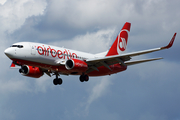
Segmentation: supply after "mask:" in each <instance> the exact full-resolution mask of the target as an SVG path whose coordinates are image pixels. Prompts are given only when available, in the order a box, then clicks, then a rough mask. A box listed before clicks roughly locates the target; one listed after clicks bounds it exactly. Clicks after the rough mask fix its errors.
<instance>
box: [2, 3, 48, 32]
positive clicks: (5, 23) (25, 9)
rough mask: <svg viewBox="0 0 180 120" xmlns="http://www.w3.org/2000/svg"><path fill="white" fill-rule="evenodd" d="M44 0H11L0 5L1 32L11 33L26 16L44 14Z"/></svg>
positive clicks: (22, 22) (20, 24)
mask: <svg viewBox="0 0 180 120" xmlns="http://www.w3.org/2000/svg"><path fill="white" fill-rule="evenodd" d="M46 6H47V3H46V1H45V0H38V1H35V0H12V1H7V2H6V4H3V5H2V6H0V11H1V13H0V24H1V28H0V30H1V32H8V33H12V32H14V30H17V29H19V28H20V27H21V26H22V25H23V24H24V22H25V20H26V19H27V18H28V17H31V16H39V15H43V14H44V10H45V8H46Z"/></svg>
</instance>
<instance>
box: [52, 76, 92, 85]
mask: <svg viewBox="0 0 180 120" xmlns="http://www.w3.org/2000/svg"><path fill="white" fill-rule="evenodd" d="M55 75H56V78H55V79H54V80H53V83H54V85H61V84H62V83H63V81H62V79H61V78H58V76H59V74H58V73H55ZM79 80H80V81H81V82H84V81H85V82H87V81H88V80H89V76H88V75H85V74H82V75H80V77H79Z"/></svg>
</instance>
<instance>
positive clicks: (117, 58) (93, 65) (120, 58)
mask: <svg viewBox="0 0 180 120" xmlns="http://www.w3.org/2000/svg"><path fill="white" fill-rule="evenodd" d="M175 37H176V33H175V34H174V36H173V37H172V39H171V41H170V42H169V44H168V45H167V46H164V47H160V48H154V49H149V50H143V51H137V52H131V53H126V54H121V55H114V56H107V57H103V58H93V59H87V60H86V62H87V64H88V65H89V69H88V70H87V72H86V73H89V72H92V71H94V70H96V71H98V67H100V66H105V67H106V68H108V69H110V70H111V68H110V67H109V65H113V64H117V63H120V64H121V65H123V66H126V65H132V64H139V63H142V62H148V61H153V60H158V59H162V58H155V59H147V60H139V61H129V60H130V59H131V57H133V56H138V55H142V54H147V53H151V52H155V51H160V50H163V49H169V48H170V47H171V46H172V45H173V43H174V40H175ZM125 61H128V62H125Z"/></svg>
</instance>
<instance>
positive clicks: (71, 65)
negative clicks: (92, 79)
mask: <svg viewBox="0 0 180 120" xmlns="http://www.w3.org/2000/svg"><path fill="white" fill-rule="evenodd" d="M65 67H66V69H68V70H70V71H72V72H85V71H86V70H87V69H88V65H87V63H86V62H84V61H82V60H79V59H69V60H67V61H66V63H65Z"/></svg>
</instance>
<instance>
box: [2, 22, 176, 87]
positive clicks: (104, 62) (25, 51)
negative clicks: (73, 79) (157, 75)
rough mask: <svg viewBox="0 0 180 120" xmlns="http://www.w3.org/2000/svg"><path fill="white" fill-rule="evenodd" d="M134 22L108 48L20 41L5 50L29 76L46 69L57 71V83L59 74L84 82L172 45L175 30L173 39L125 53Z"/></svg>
mask: <svg viewBox="0 0 180 120" xmlns="http://www.w3.org/2000/svg"><path fill="white" fill-rule="evenodd" d="M130 27H131V23H129V22H126V23H125V24H124V26H123V28H122V29H121V31H120V33H119V34H118V36H117V38H116V39H115V41H114V43H113V44H112V46H111V48H110V49H109V51H108V52H106V53H105V52H104V53H99V54H90V53H85V52H80V51H75V50H71V49H66V48H62V47H56V46H52V45H46V44H43V43H34V42H19V43H15V44H13V45H11V46H10V47H9V48H7V49H6V50H5V51H4V53H5V54H6V56H7V57H9V58H10V59H11V60H12V64H11V68H17V67H19V72H20V73H21V74H22V75H24V76H28V77H33V78H39V77H41V76H42V75H43V74H44V73H46V74H47V75H48V76H50V77H51V76H52V75H55V76H56V78H55V79H54V80H53V83H54V85H58V84H59V85H61V84H62V79H61V78H58V77H59V75H80V77H79V79H80V81H81V82H84V81H88V80H89V76H103V75H111V74H114V73H118V72H121V71H124V70H126V69H127V66H129V65H134V64H139V63H143V62H148V61H153V60H159V59H162V58H154V59H143V60H135V61H131V58H132V57H134V56H138V55H142V54H146V53H151V52H155V51H159V50H163V49H168V48H170V47H171V46H172V45H173V42H174V40H175V37H176V33H175V34H174V36H173V37H172V39H171V41H170V43H169V44H168V45H167V46H165V47H159V48H154V49H149V50H143V51H138V52H131V53H125V50H126V45H127V42H128V34H129V32H130Z"/></svg>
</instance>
